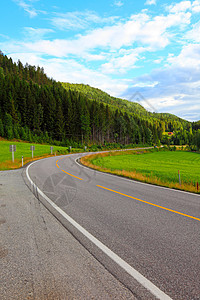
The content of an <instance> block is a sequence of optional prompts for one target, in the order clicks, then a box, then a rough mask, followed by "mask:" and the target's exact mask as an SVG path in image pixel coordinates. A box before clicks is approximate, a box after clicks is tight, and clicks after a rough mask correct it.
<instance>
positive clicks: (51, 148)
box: [50, 147, 53, 155]
mask: <svg viewBox="0 0 200 300" xmlns="http://www.w3.org/2000/svg"><path fill="white" fill-rule="evenodd" d="M50 150H51V155H52V154H53V147H50Z"/></svg>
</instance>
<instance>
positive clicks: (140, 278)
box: [26, 161, 172, 300]
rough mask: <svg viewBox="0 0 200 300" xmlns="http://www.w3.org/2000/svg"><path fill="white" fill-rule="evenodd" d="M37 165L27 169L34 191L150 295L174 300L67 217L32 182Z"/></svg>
mask: <svg viewBox="0 0 200 300" xmlns="http://www.w3.org/2000/svg"><path fill="white" fill-rule="evenodd" d="M35 163H37V161H36V162H33V163H32V164H30V165H29V166H28V167H27V168H26V176H27V178H28V180H29V182H30V184H31V186H33V190H35V189H36V188H37V193H39V194H40V195H41V196H42V197H43V198H44V199H45V200H46V201H47V203H48V204H50V205H51V206H52V207H53V208H54V209H55V210H56V211H57V212H58V213H60V215H62V217H64V218H65V219H66V220H67V221H68V222H69V223H70V224H72V225H73V226H74V227H75V228H76V229H77V230H79V231H80V232H81V233H82V234H83V235H84V236H85V237H87V238H88V239H89V240H90V241H91V242H92V243H93V244H95V245H96V246H97V247H98V248H99V249H100V250H101V251H102V252H104V253H105V254H106V255H107V256H108V257H110V258H111V259H112V260H113V261H114V262H115V263H116V264H118V265H119V266H120V267H121V268H122V269H124V270H125V271H126V272H127V273H128V274H129V275H130V276H132V277H133V278H134V279H135V280H137V281H138V282H139V283H140V284H141V285H142V286H143V287H145V288H146V289H147V290H148V291H149V292H150V293H152V294H153V295H154V296H155V297H156V298H158V299H160V300H172V299H171V298H170V297H169V296H168V295H166V294H165V293H164V292H163V291H161V290H160V289H159V288H158V287H157V286H155V285H154V284H153V283H152V282H151V281H150V280H148V279H147V278H145V277H144V276H143V275H142V274H140V273H139V272H138V271H137V270H135V269H134V268H133V267H131V266H130V265H129V264H128V263H127V262H125V261H124V260H123V259H122V258H121V257H119V256H118V255H117V254H115V253H114V252H113V251H112V250H110V249H109V248H108V247H107V246H105V245H104V244H103V243H102V242H100V241H99V240H98V239H96V238H95V237H94V236H93V235H92V234H91V233H89V232H88V231H87V230H86V229H84V228H83V227H82V226H81V225H79V224H78V223H77V222H76V221H75V220H74V219H72V218H71V217H70V216H69V215H67V214H66V213H65V212H64V211H63V210H62V209H61V208H60V207H58V206H57V205H56V204H55V203H54V202H53V201H51V200H50V199H49V198H48V197H47V196H46V195H45V194H44V193H43V192H42V191H41V190H40V189H39V188H38V187H37V186H36V185H35V183H34V182H33V181H32V180H31V178H30V176H29V173H28V170H29V168H30V167H31V166H32V165H33V164H35Z"/></svg>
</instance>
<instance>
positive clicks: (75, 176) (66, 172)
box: [62, 170, 83, 180]
mask: <svg viewBox="0 0 200 300" xmlns="http://www.w3.org/2000/svg"><path fill="white" fill-rule="evenodd" d="M62 172H64V173H66V174H67V175H69V176H72V177H75V178H77V179H79V180H83V179H82V178H79V177H77V176H75V175H72V174H70V173H68V172H66V171H64V170H62Z"/></svg>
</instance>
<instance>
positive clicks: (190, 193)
mask: <svg viewBox="0 0 200 300" xmlns="http://www.w3.org/2000/svg"><path fill="white" fill-rule="evenodd" d="M103 152H106V151H103ZM92 153H93V152H92ZM92 153H90V154H92ZM95 153H102V152H95ZM83 154H84V153H83ZM86 156H87V155H86ZM81 157H82V156H79V157H78V158H76V159H75V163H76V164H77V165H78V166H80V167H82V168H85V169H87V170H90V171H91V170H92V171H94V170H95V169H92V168H89V167H86V166H84V165H83V164H80V163H79V160H80V158H81ZM95 172H98V173H100V174H104V175H107V176H112V177H115V178H116V177H118V178H120V179H121V180H125V181H129V182H134V183H135V184H141V185H147V186H148V187H150V188H151V187H153V188H157V189H163V190H168V191H169V190H170V191H172V192H176V193H183V194H188V195H190V196H195V197H200V195H199V194H195V193H192V192H186V191H182V190H175V189H172V188H168V187H164V186H159V185H155V184H151V183H146V182H142V181H136V180H134V179H129V178H127V177H122V176H118V175H115V174H111V173H106V172H103V171H98V170H95Z"/></svg>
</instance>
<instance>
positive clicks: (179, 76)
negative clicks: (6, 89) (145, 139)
mask: <svg viewBox="0 0 200 300" xmlns="http://www.w3.org/2000/svg"><path fill="white" fill-rule="evenodd" d="M0 50H1V51H2V52H3V53H4V54H6V55H7V56H9V57H12V58H13V60H14V61H18V59H20V60H21V62H22V63H23V64H25V63H26V62H28V63H29V64H31V65H36V66H37V65H40V66H41V67H42V66H43V67H44V69H45V72H46V73H47V75H48V76H49V77H53V78H54V79H56V80H58V81H64V82H71V83H84V84H89V85H91V86H93V87H98V88H100V89H102V90H104V91H106V92H108V93H109V94H110V95H112V96H117V97H121V98H124V99H128V100H129V99H132V98H133V100H132V101H140V99H139V98H140V97H138V96H137V97H136V99H134V97H133V95H134V94H135V93H136V92H139V93H140V94H141V95H142V97H141V99H142V98H143V97H144V98H145V99H147V102H145V101H142V100H141V101H140V103H141V104H142V105H144V107H146V108H147V109H148V110H150V111H151V110H152V109H151V107H154V108H155V110H156V111H157V112H170V113H173V114H176V115H178V116H180V117H182V118H185V119H187V120H190V121H195V120H199V119H200V0H194V1H174V2H171V1H165V0H145V1H143V0H142V1H134V0H107V1H105V0H101V1H91V0H90V1H89V0H86V1H80V0H76V1H66V0H60V1H59V0H57V1H55V0H1V18H0ZM148 102H149V103H151V106H148V104H147V103H148Z"/></svg>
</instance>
